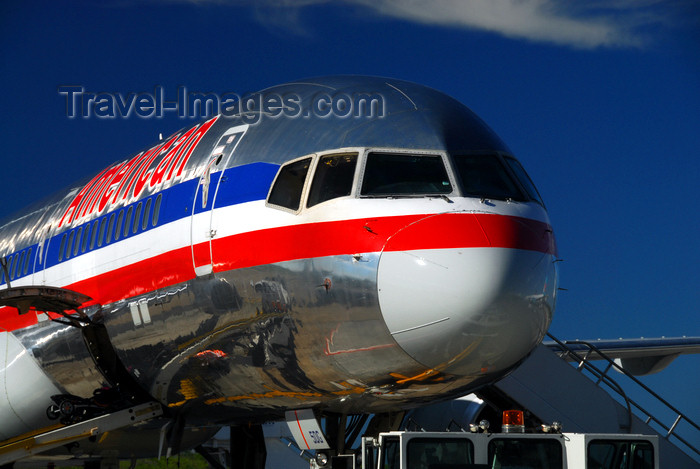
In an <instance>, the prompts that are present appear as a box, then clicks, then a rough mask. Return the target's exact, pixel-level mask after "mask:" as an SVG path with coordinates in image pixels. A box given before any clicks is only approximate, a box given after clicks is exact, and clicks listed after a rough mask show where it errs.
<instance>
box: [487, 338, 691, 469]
mask: <svg viewBox="0 0 700 469" xmlns="http://www.w3.org/2000/svg"><path fill="white" fill-rule="evenodd" d="M548 335H549V334H548ZM549 337H550V339H552V341H553V342H551V343H549V344H547V345H540V346H539V347H538V348H537V349H536V350H535V351H534V352H533V353H532V354H531V356H530V357H529V358H528V359H527V360H525V361H524V362H523V364H522V365H521V366H520V367H518V369H516V370H515V371H514V372H513V373H511V374H510V375H509V376H507V377H506V378H504V379H502V380H500V381H499V382H497V383H496V384H495V385H494V386H495V388H496V389H498V390H499V391H500V392H501V393H503V394H505V395H507V396H508V397H509V398H511V399H512V401H513V402H514V403H517V405H519V406H520V407H521V408H524V409H527V410H528V411H529V412H531V413H532V414H533V415H535V416H536V417H537V418H538V419H539V420H541V421H542V422H550V423H551V422H554V421H557V422H560V423H561V424H562V428H563V429H564V431H567V432H575V433H630V434H658V435H660V438H659V446H660V449H659V451H660V460H661V461H664V467H673V468H684V467H688V468H700V450H698V447H697V446H698V443H700V426H698V424H697V423H695V422H693V421H692V420H691V419H689V418H688V417H687V416H686V415H684V414H683V413H682V412H680V411H679V410H677V409H676V408H675V407H673V406H672V405H670V404H669V403H668V402H666V401H665V400H664V399H662V398H661V397H660V396H658V395H657V394H656V393H654V392H653V391H652V390H651V389H649V388H648V387H647V386H645V385H644V384H643V383H642V382H641V381H639V380H638V379H637V378H635V377H634V376H632V375H631V374H630V373H628V372H627V371H625V370H624V369H623V368H622V367H621V366H619V365H618V364H617V363H616V362H615V360H613V359H611V358H609V357H608V356H606V355H605V354H604V353H603V352H602V351H600V350H598V349H597V348H596V347H595V346H594V345H593V344H590V343H588V342H581V341H573V342H562V341H560V340H558V339H556V338H555V337H554V336H552V335H549ZM592 357H594V358H596V359H597V360H596V361H597V362H598V364H594V363H593V360H592ZM568 361H571V362H573V364H574V365H575V366H572V364H570V363H567V362H568ZM600 363H602V367H603V368H602V369H601V368H600V367H599V364H600ZM611 370H615V371H618V372H620V373H621V374H620V375H618V376H612V374H611V373H610V371H611ZM622 381H624V383H625V387H627V388H628V391H625V389H623V387H622V385H620V384H619V383H620V382H622ZM630 385H634V386H636V387H637V388H638V389H636V390H634V391H633V390H632V389H629V386H630ZM632 392H633V393H634V395H635V396H637V395H644V394H645V395H646V396H648V399H653V400H655V401H656V402H657V404H658V405H657V404H654V407H655V408H656V407H659V405H660V406H661V407H663V409H664V410H667V414H668V416H666V417H665V418H658V417H655V416H653V415H652V414H651V413H650V412H649V411H647V410H646V409H645V408H644V407H643V406H642V405H641V404H639V403H638V401H637V400H633V399H632V398H631V397H630V393H632ZM644 399H645V400H647V397H644ZM647 406H649V404H647ZM662 413H663V411H662ZM664 415H666V414H664ZM680 428H682V429H683V432H682V433H683V435H681V434H680V432H679V429H680ZM688 435H690V436H688Z"/></svg>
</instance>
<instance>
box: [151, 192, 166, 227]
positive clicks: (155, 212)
mask: <svg viewBox="0 0 700 469" xmlns="http://www.w3.org/2000/svg"><path fill="white" fill-rule="evenodd" d="M162 201H163V194H158V197H156V204H155V205H154V206H153V220H152V225H153V226H156V225H157V224H158V217H160V204H161V202H162Z"/></svg>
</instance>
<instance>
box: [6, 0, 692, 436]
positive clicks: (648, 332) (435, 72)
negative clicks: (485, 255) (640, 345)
mask: <svg viewBox="0 0 700 469" xmlns="http://www.w3.org/2000/svg"><path fill="white" fill-rule="evenodd" d="M694 3H695V5H693V4H694ZM425 4H427V5H430V6H428V7H426V6H423V5H424V4H423V3H422V2H416V1H405V2H399V1H391V0H377V1H370V0H345V1H336V2H328V1H323V0H300V1H297V2H292V1H285V0H260V1H256V2H253V0H231V1H226V0H218V1H216V0H212V1H207V0H199V1H196V0H193V1H181V2H178V1H168V0H162V1H157V0H153V1H141V2H137V1H130V0H107V1H105V2H100V3H99V5H98V4H97V2H96V3H95V4H93V3H90V2H87V1H73V2H66V1H61V0H58V1H46V2H33V1H30V2H21V1H14V0H10V1H4V2H1V3H0V86H1V88H0V90H1V92H0V109H1V110H2V115H1V116H0V138H2V142H3V148H2V150H1V152H2V153H0V155H2V156H1V158H2V161H3V162H4V168H5V169H4V171H3V174H4V177H3V184H2V185H1V186H0V200H1V201H2V206H1V208H0V216H1V217H4V216H6V215H9V214H10V213H12V212H14V211H16V210H19V209H21V208H22V207H23V206H25V205H27V204H29V203H31V202H34V201H37V200H38V199H40V198H41V197H43V196H45V195H48V194H50V193H51V192H54V191H55V190H57V189H60V188H62V187H64V186H67V185H68V184H70V183H71V182H73V181H75V180H76V179H79V178H82V177H84V176H87V175H90V174H91V173H94V172H97V171H99V170H101V169H103V168H104V167H105V166H107V165H108V164H109V163H111V162H113V161H116V160H118V159H124V158H126V157H127V156H129V155H132V154H134V153H135V152H137V151H138V150H140V149H141V148H142V147H145V146H148V145H149V144H150V143H152V142H153V141H154V140H155V139H156V138H157V136H158V134H159V133H163V134H164V135H167V134H170V133H172V132H174V131H175V130H177V129H179V128H181V127H183V126H184V125H187V123H189V121H185V120H182V119H179V118H178V117H177V116H175V115H166V116H165V117H163V118H162V119H155V118H150V119H142V118H138V117H135V116H132V117H130V118H128V119H97V118H91V119H80V118H77V119H68V118H67V117H66V99H65V96H62V95H60V94H59V93H58V87H59V86H64V85H77V86H83V87H84V88H85V89H86V90H87V91H91V92H100V91H105V92H110V93H122V94H124V95H126V94H127V93H129V92H152V90H153V89H154V87H155V86H157V85H161V86H163V89H164V90H165V92H166V95H171V96H172V95H174V94H175V93H176V89H177V87H178V86H179V85H184V86H186V87H187V88H188V89H189V90H197V91H211V92H217V93H223V92H236V93H245V92H247V91H254V90H257V89H262V88H265V87H267V86H270V85H275V84H279V83H283V82H287V81H292V80H295V79H299V78H303V77H310V76H318V75H331V74H339V73H350V74H369V75H381V76H390V77H395V78H400V79H405V80H409V81H414V82H417V83H422V84H425V85H428V86H431V87H434V88H436V89H439V90H441V91H444V92H446V93H447V94H450V95H452V96H454V97H455V98H457V99H459V100H460V101H461V102H463V103H464V104H466V105H467V106H469V107H470V108H471V109H472V110H474V111H475V112H476V113H477V114H479V115H480V116H481V117H482V118H483V119H484V120H485V121H486V122H487V123H488V124H489V125H490V126H491V127H492V128H493V129H494V130H495V131H496V132H497V133H498V134H499V135H500V136H501V137H502V138H503V139H504V140H505V142H506V143H507V144H508V145H509V146H510V148H511V149H512V150H513V152H514V153H515V155H516V156H517V157H518V158H519V159H520V160H521V161H522V163H523V164H524V165H525V167H526V168H527V170H528V171H529V173H530V175H531V176H532V178H533V179H534V180H535V182H536V184H537V185H538V188H539V190H540V192H541V194H542V196H543V197H544V199H545V202H546V204H547V207H548V210H549V213H550V217H551V219H552V223H553V225H554V229H555V233H556V235H557V239H558V243H559V249H560V255H561V257H562V258H563V259H564V260H565V261H564V262H563V263H562V265H561V284H562V287H565V288H567V289H568V290H567V291H564V292H562V293H561V295H560V297H559V304H558V308H557V313H556V316H555V319H554V323H553V324H552V327H551V329H550V330H551V332H553V333H554V335H556V336H557V337H559V338H562V339H575V338H581V339H584V338H585V339H594V338H618V337H626V338H637V337H642V336H643V337H659V336H666V337H673V336H682V335H687V336H700V315H699V313H700V307H699V306H698V305H700V275H699V274H698V268H699V266H700V247H699V243H698V239H699V238H700V236H699V235H700V216H699V214H700V210H699V209H698V204H699V203H700V184H698V179H699V178H700V154H699V153H698V152H699V150H700V27H699V26H700V7H698V6H697V3H696V2H694V1H692V0H691V1H682V0H678V1H672V0H668V1H658V0H635V1H631V0H608V1H605V2H603V1H598V0H595V1H588V2H572V1H568V0H561V1H553V0H470V1H467V0H440V1H436V2H430V3H428V2H426V3H425ZM698 365H700V356H692V357H691V356H685V357H680V358H679V359H678V360H677V361H676V362H674V363H673V364H672V365H671V366H670V368H669V369H667V370H665V371H664V372H662V373H660V374H658V375H654V376H650V377H647V378H645V379H644V381H645V382H646V383H648V384H650V385H651V386H652V387H654V389H656V390H657V391H658V392H659V393H660V394H661V395H662V396H663V397H666V398H667V399H669V400H670V401H671V402H672V403H674V404H675V405H677V406H678V407H679V408H680V410H682V411H684V412H686V413H688V414H689V415H690V416H691V417H692V418H694V419H695V420H700V401H699V400H698V399H697V395H696V394H697V389H700V373H699V371H700V366H698ZM693 390H695V392H694V391H693ZM699 443H700V442H699Z"/></svg>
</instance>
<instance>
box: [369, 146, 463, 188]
mask: <svg viewBox="0 0 700 469" xmlns="http://www.w3.org/2000/svg"><path fill="white" fill-rule="evenodd" d="M450 192H452V184H450V179H449V178H448V177H447V171H446V170H445V165H444V164H443V162H442V158H441V157H440V156H438V155H410V154H400V153H399V154H396V153H370V154H368V155H367V162H366V164H365V174H364V176H363V178H362V191H361V194H362V195H366V196H375V197H377V196H378V197H386V196H393V195H429V194H449V193H450Z"/></svg>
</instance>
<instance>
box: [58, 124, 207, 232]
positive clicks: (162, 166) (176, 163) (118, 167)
mask: <svg viewBox="0 0 700 469" xmlns="http://www.w3.org/2000/svg"><path fill="white" fill-rule="evenodd" d="M218 119H219V116H216V117H213V118H211V119H209V120H208V121H206V122H204V123H202V124H197V125H195V126H194V127H192V128H190V129H189V130H187V131H185V132H184V133H182V132H181V133H177V134H175V135H173V136H172V137H170V138H169V139H168V140H166V141H163V142H161V143H159V144H158V145H156V146H154V147H152V148H150V149H148V150H147V151H145V152H141V153H139V154H138V155H136V156H134V157H133V158H132V159H130V160H128V161H124V162H121V163H117V164H115V165H113V166H111V167H108V168H106V169H105V170H103V171H102V172H101V173H99V174H98V175H97V176H95V177H94V178H93V179H92V180H91V181H90V182H89V183H87V184H86V185H85V186H84V187H83V188H82V189H81V190H80V191H79V192H78V194H77V195H76V196H75V197H74V198H73V201H72V202H71V203H70V205H69V206H68V208H67V209H66V211H65V212H64V213H63V216H62V217H61V221H60V222H59V224H58V227H59V228H60V227H62V226H63V225H66V226H70V225H71V224H72V223H74V222H77V223H80V222H82V221H83V220H85V219H87V218H90V217H92V216H93V215H99V214H100V213H103V212H104V211H105V209H106V210H107V211H109V210H111V209H113V208H116V207H117V206H119V205H120V204H128V203H130V202H132V201H134V200H136V199H138V198H139V197H140V196H141V194H143V192H144V191H145V190H146V189H148V190H149V191H155V190H158V189H160V188H162V187H164V186H165V185H167V184H172V183H173V182H175V181H178V180H180V179H181V178H182V176H183V170H184V168H185V165H186V164H187V161H188V160H189V159H190V156H192V153H193V152H194V149H195V148H196V147H197V145H198V144H199V142H200V140H201V139H202V137H204V135H205V134H206V133H207V132H208V131H209V129H210V128H211V127H212V126H213V125H214V123H215V122H216V121H217V120H218Z"/></svg>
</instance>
